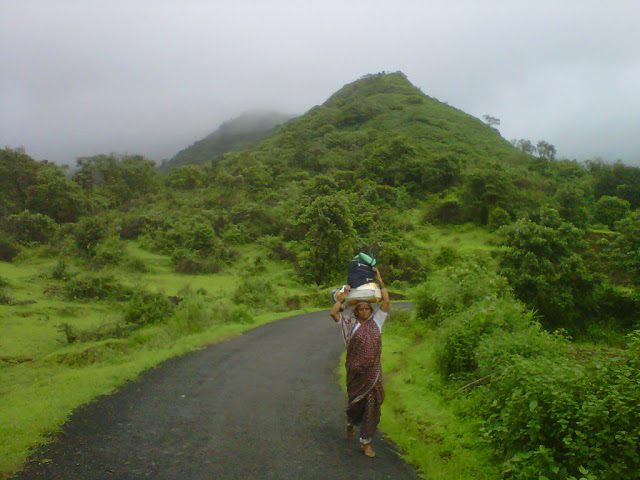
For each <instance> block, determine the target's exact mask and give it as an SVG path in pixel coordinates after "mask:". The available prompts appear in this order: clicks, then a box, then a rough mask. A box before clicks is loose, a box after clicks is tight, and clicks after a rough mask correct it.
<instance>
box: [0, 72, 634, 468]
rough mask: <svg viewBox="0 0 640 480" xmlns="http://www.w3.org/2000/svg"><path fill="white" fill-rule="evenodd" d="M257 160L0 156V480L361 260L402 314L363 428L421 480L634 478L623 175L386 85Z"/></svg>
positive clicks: (394, 81) (319, 300) (310, 123)
mask: <svg viewBox="0 0 640 480" xmlns="http://www.w3.org/2000/svg"><path fill="white" fill-rule="evenodd" d="M490 118H492V117H490ZM492 120H496V119H492ZM216 138H218V137H216V136H213V137H211V139H210V140H211V141H213V142H214V143H215V139H216ZM224 141H225V142H228V141H229V139H228V138H226V139H225V140H224ZM255 141H256V140H255V137H253V136H252V137H251V142H252V145H254V146H253V148H251V149H247V150H234V151H226V150H225V149H224V148H222V147H220V148H221V149H220V148H217V147H216V145H211V144H210V142H208V143H207V148H206V149H204V150H202V152H200V153H198V150H197V148H196V147H197V145H194V147H193V148H194V149H191V150H190V149H186V150H185V151H183V152H181V157H180V158H181V160H180V162H175V165H178V166H174V167H173V168H169V167H170V166H171V165H173V164H171V162H169V163H168V164H167V165H166V168H165V169H164V171H163V172H162V173H161V172H160V171H159V170H158V169H157V168H156V167H155V166H154V165H153V163H152V162H150V161H148V160H147V159H145V158H143V157H140V156H135V155H114V154H110V155H95V156H92V157H87V158H82V159H79V160H78V162H77V164H76V166H75V168H74V170H73V171H66V170H65V169H63V168H61V167H59V166H57V165H53V164H51V163H47V162H38V161H36V160H34V159H32V158H31V157H29V156H28V155H27V154H26V153H25V152H24V151H22V150H20V149H15V150H14V149H8V148H5V149H2V150H0V477H2V476H8V475H9V474H10V472H12V471H15V470H16V469H18V468H19V467H20V465H21V464H22V462H24V460H25V459H26V458H27V456H28V455H29V452H30V451H31V449H32V448H34V447H35V446H37V445H38V444H41V443H43V442H46V441H47V438H48V437H47V435H48V434H50V433H52V432H54V431H55V430H56V429H57V428H58V427H59V426H60V425H61V424H62V423H63V422H64V421H65V419H66V418H68V415H69V414H70V412H71V411H72V410H73V409H74V408H75V407H77V406H78V405H81V404H83V403H86V402H88V401H90V400H91V399H92V398H95V397H96V396H98V395H101V394H104V393H108V392H110V391H113V389H115V388H117V387H118V386H119V385H121V384H122V383H123V382H126V381H127V380H130V379H132V378H135V376H136V375H138V374H139V373H140V372H141V371H143V370H144V369H147V368H151V367H153V366H154V365H157V364H158V363H159V362H160V361H162V360H164V359H166V358H169V357H171V356H175V355H179V354H181V353H184V352H187V351H189V350H193V349H196V348H200V347H202V346H204V345H206V344H208V343H212V342H216V341H221V340H224V339H226V338H230V336H233V335H237V334H239V333H241V332H242V331H244V330H246V329H248V328H252V327H253V326H255V325H258V324H260V323H263V322H266V321H271V320H274V319H276V318H279V317H282V316H286V315H289V314H290V313H291V312H295V311H300V310H305V309H307V310H309V309H323V308H328V306H329V304H330V301H329V292H330V291H331V289H332V288H334V287H336V286H338V285H340V284H341V283H342V282H343V281H344V275H345V266H346V263H347V261H348V260H349V259H350V258H351V257H352V256H353V255H354V253H357V252H358V251H368V252H372V253H375V254H376V256H377V258H378V262H379V265H380V268H381V270H382V275H383V277H384V278H385V280H388V283H389V287H390V291H391V294H392V300H401V299H406V300H411V301H413V302H414V305H415V308H414V310H413V312H412V313H410V314H408V313H401V312H398V313H396V314H395V315H394V318H392V320H391V321H390V323H389V325H388V330H387V331H386V337H385V351H384V355H385V357H384V359H383V362H384V365H385V369H386V376H387V395H388V396H387V401H386V403H385V406H384V408H385V411H384V413H383V424H382V428H383V430H384V431H385V432H387V433H388V434H389V435H390V436H391V437H392V438H393V440H394V441H396V442H397V444H398V445H399V446H400V447H401V448H402V450H403V452H404V453H405V454H406V456H407V458H408V459H409V460H410V461H411V462H413V463H415V464H416V465H417V466H418V467H419V468H420V470H421V472H422V475H423V476H424V478H425V479H440V478H442V479H445V478H446V479H455V478H460V479H472V478H477V479H505V480H529V479H531V480H544V479H547V480H572V479H581V480H582V479H586V480H609V479H611V480H613V479H616V480H632V479H637V477H638V472H639V471H640V457H639V455H638V451H637V445H638V443H639V442H640V438H639V437H640V430H639V428H640V427H639V425H640V408H639V407H638V405H639V404H640V402H639V400H640V398H639V397H638V395H639V394H638V392H640V384H639V378H638V366H639V365H638V363H639V355H640V353H639V342H640V337H639V335H640V334H639V331H640V290H639V289H638V285H639V284H640V243H639V242H640V210H639V207H640V169H638V168H634V167H629V166H626V165H624V164H622V163H621V162H617V163H615V164H607V163H605V162H603V161H599V160H594V161H590V162H586V163H584V164H581V163H578V162H576V161H569V160H558V159H556V158H555V149H554V148H553V146H552V145H550V144H548V143H547V142H544V141H540V142H538V144H537V147H534V146H533V144H532V142H530V141H528V140H524V139H520V140H517V141H513V142H511V143H510V142H507V141H505V140H504V139H502V138H501V137H500V135H499V134H498V132H497V131H496V130H495V129H493V128H492V127H491V124H490V125H486V124H484V123H483V122H481V121H480V120H478V119H475V118H473V117H471V116H469V115H466V114H465V113H463V112H461V111H459V110H456V109H454V108H451V107H449V106H448V105H446V104H443V103H441V102H439V101H437V100H436V99H433V98H430V97H428V96H426V95H424V94H423V93H422V92H420V91H419V90H418V89H416V88H415V87H413V86H412V85H411V84H410V83H409V82H408V81H407V79H406V78H405V77H404V75H402V74H401V73H394V74H378V75H369V76H366V77H364V78H362V79H360V80H358V81H356V82H354V83H352V84H350V85H347V86H345V87H344V88H343V89H342V90H340V91H339V92H337V93H336V94H334V95H333V96H332V97H331V98H329V99H328V100H327V101H326V102H325V103H324V104H323V105H320V106H317V107H314V108H313V109H311V110H310V111H309V112H308V113H307V114H305V115H303V116H301V117H298V118H295V119H292V120H289V121H288V122H286V123H284V124H283V125H281V126H280V127H278V128H277V129H275V130H273V131H271V132H270V133H269V134H268V135H267V136H265V137H264V138H263V140H262V141H261V142H260V143H257V144H255V143H253V142H255ZM225 145H227V143H225ZM200 147H202V145H200ZM200 147H198V148H200ZM218 147H219V146H218ZM213 151H215V155H214V154H212V153H211V152H213ZM207 152H209V153H207ZM203 155H204V156H203ZM185 159H186V160H185ZM187 161H188V162H190V163H185V162H187Z"/></svg>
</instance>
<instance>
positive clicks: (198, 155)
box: [161, 111, 292, 170]
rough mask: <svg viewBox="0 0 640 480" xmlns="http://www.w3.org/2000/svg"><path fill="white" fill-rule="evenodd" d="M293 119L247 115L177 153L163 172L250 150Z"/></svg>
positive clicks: (255, 113)
mask: <svg viewBox="0 0 640 480" xmlns="http://www.w3.org/2000/svg"><path fill="white" fill-rule="evenodd" d="M290 118H292V115H287V114H284V113H279V112H271V111H265V112H258V111H252V112H245V113H243V114H242V115H240V116H239V117H236V118H234V119H232V120H229V121H227V122H224V123H223V124H222V125H220V127H219V128H218V129H217V130H216V131H214V132H213V133H211V134H210V135H208V136H206V137H205V138H203V139H202V140H198V141H197V142H195V143H194V144H193V145H191V146H189V147H187V148H185V149H184V150H181V151H180V152H178V153H177V154H176V155H175V156H174V157H173V158H171V159H170V160H169V161H167V162H165V163H164V164H163V165H162V167H161V169H163V170H168V169H170V168H172V167H178V166H182V165H201V164H203V163H206V162H208V161H211V160H214V159H216V158H218V157H219V156H221V155H223V154H225V153H227V152H230V151H232V150H243V149H245V148H251V147H252V146H254V145H255V144H256V143H258V142H259V141H260V140H262V139H263V138H264V137H265V136H266V135H268V134H269V132H271V131H272V130H273V129H274V128H276V127H277V126H278V125H280V124H281V123H284V122H286V121H287V120H289V119H290Z"/></svg>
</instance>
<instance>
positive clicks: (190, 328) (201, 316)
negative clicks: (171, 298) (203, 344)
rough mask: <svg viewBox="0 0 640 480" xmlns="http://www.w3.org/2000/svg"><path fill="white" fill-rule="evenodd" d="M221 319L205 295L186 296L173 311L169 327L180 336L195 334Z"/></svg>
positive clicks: (193, 294)
mask: <svg viewBox="0 0 640 480" xmlns="http://www.w3.org/2000/svg"><path fill="white" fill-rule="evenodd" d="M218 317H219V313H218V311H217V310H216V309H215V308H214V305H213V304H212V303H211V301H210V300H208V299H207V298H206V297H205V296H204V295H201V294H199V293H192V294H190V295H188V296H186V297H185V298H184V299H182V301H181V302H180V303H179V304H178V306H177V307H176V308H175V310H174V311H173V315H172V316H171V320H170V322H169V325H170V326H171V327H173V329H174V330H175V331H176V332H177V333H179V334H182V335H184V334H189V333H195V332H199V331H201V330H203V329H204V328H206V327H207V326H209V325H211V324H212V323H214V322H216V321H217V319H218Z"/></svg>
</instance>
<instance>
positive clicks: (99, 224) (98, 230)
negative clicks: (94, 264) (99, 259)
mask: <svg viewBox="0 0 640 480" xmlns="http://www.w3.org/2000/svg"><path fill="white" fill-rule="evenodd" d="M107 236H108V226H107V222H106V221H105V220H104V219H103V218H100V217H85V218H83V219H82V220H81V221H80V222H78V224H77V225H76V229H75V232H74V239H75V243H76V247H78V250H80V252H81V253H82V254H84V255H87V256H89V257H91V256H93V255H95V253H96V247H97V246H98V243H100V241H102V240H103V239H104V238H106V237H107Z"/></svg>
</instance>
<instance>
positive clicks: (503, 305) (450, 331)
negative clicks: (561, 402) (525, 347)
mask: <svg viewBox="0 0 640 480" xmlns="http://www.w3.org/2000/svg"><path fill="white" fill-rule="evenodd" d="M534 330H535V327H534V326H533V314H532V312H529V311H526V309H525V307H524V305H522V304H521V303H519V302H517V301H515V300H513V299H512V298H503V299H487V300H482V301H480V302H479V303H477V304H474V305H473V306H471V307H469V308H467V309H465V310H462V311H460V312H458V313H456V314H454V315H452V316H450V317H449V318H447V319H446V323H444V324H443V326H442V337H441V338H442V345H441V346H440V349H439V351H438V353H437V355H436V359H437V362H438V367H439V369H440V371H441V372H442V374H443V375H445V376H452V375H456V374H466V373H471V372H473V371H475V370H476V369H477V368H478V357H477V352H476V350H477V349H478V347H479V345H480V344H481V343H482V342H483V341H486V340H487V339H488V338H491V336H492V334H495V336H497V337H501V336H505V335H509V334H514V333H522V332H523V331H527V335H526V337H529V339H530V338H531V337H532V336H533V337H535V331H534ZM532 333H533V335H532ZM490 343H491V342H490V341H488V342H487V344H490ZM495 346H496V343H495V342H494V343H493V346H492V347H495ZM512 346H513V345H512ZM534 350H537V349H534ZM495 353H496V352H495V350H494V349H493V348H489V351H488V352H487V349H486V348H485V357H484V358H485V359H486V358H491V357H492V356H497V355H495ZM502 353H505V352H502ZM492 354H493V355H492ZM485 367H489V366H488V365H485Z"/></svg>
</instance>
